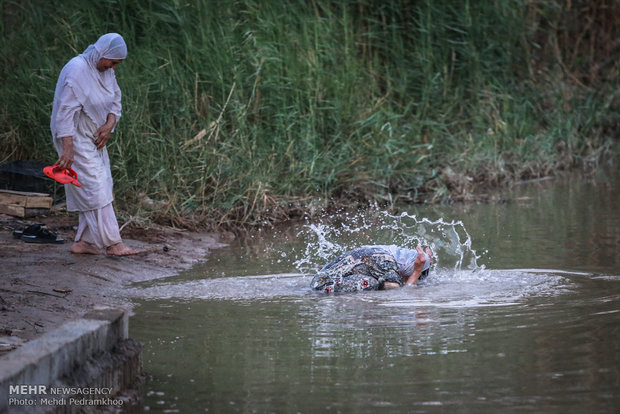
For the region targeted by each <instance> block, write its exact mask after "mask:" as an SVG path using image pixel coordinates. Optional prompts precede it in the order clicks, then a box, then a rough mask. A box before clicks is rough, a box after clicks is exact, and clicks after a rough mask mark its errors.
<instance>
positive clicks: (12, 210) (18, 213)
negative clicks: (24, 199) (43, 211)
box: [0, 204, 26, 217]
mask: <svg viewBox="0 0 620 414" xmlns="http://www.w3.org/2000/svg"><path fill="white" fill-rule="evenodd" d="M0 213H3V214H8V215H9V216H15V217H26V207H24V206H17V205H15V204H0Z"/></svg>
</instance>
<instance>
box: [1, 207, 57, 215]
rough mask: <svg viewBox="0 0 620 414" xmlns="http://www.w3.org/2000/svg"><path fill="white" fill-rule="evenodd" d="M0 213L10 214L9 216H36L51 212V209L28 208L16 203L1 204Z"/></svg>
mask: <svg viewBox="0 0 620 414" xmlns="http://www.w3.org/2000/svg"><path fill="white" fill-rule="evenodd" d="M0 213H2V214H8V215H9V216H15V217H22V218H26V217H36V216H40V215H42V214H49V209H47V208H26V207H24V206H18V205H15V204H8V205H3V204H0Z"/></svg>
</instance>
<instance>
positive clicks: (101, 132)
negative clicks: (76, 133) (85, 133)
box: [94, 114, 116, 149]
mask: <svg viewBox="0 0 620 414" xmlns="http://www.w3.org/2000/svg"><path fill="white" fill-rule="evenodd" d="M115 125H116V116H115V115H114V114H108V120H107V122H106V123H105V124H103V125H102V126H101V127H100V128H99V129H98V130H97V131H96V132H95V133H94V136H95V137H96V138H97V139H96V140H95V145H96V146H97V149H101V148H103V147H105V146H106V144H107V143H108V140H109V139H110V135H112V130H113V129H114V126H115Z"/></svg>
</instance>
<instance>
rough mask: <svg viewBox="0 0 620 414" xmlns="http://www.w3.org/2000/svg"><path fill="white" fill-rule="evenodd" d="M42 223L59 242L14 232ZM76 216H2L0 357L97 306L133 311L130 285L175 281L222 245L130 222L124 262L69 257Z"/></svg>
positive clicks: (216, 239)
mask: <svg viewBox="0 0 620 414" xmlns="http://www.w3.org/2000/svg"><path fill="white" fill-rule="evenodd" d="M33 223H44V224H45V225H46V227H47V228H48V229H50V230H52V231H55V232H57V233H58V236H59V237H62V238H64V239H65V240H66V241H65V243H64V244H31V243H25V242H23V241H21V240H18V239H15V238H13V235H12V232H13V230H15V229H18V230H21V229H23V228H24V227H25V226H26V225H29V224H33ZM74 226H77V217H74V216H71V215H67V214H58V215H50V216H47V217H36V218H31V219H27V220H22V219H16V218H14V217H11V216H7V215H2V214H0V353H5V352H9V351H11V350H12V349H15V348H16V347H18V346H19V345H20V344H22V343H24V342H26V341H29V340H31V339H33V338H36V337H38V336H40V335H41V334H43V333H45V332H48V331H50V330H52V329H54V328H56V327H58V326H60V325H61V324H62V323H64V322H67V321H69V320H73V319H76V318H79V317H81V316H83V315H84V314H86V313H88V312H90V311H91V310H92V309H93V307H95V306H98V305H113V306H116V307H121V308H124V309H127V310H131V307H132V304H131V302H130V301H129V299H128V298H127V297H126V296H125V295H124V289H125V288H126V287H127V286H128V285H129V284H131V283H133V282H139V281H145V280H151V279H157V278H162V277H168V276H173V275H175V274H178V273H179V272H180V271H182V270H185V269H188V268H189V267H191V266H192V265H193V264H195V263H197V262H199V261H202V260H205V259H206V257H207V254H208V252H209V251H210V250H212V249H216V248H219V247H222V246H225V240H222V236H221V235H217V234H214V233H200V232H188V231H183V230H178V229H173V228H167V227H159V226H149V227H148V228H144V227H139V226H135V225H133V226H132V225H129V226H126V227H125V228H123V231H122V236H123V239H124V241H125V242H126V244H127V245H128V246H130V247H132V248H134V249H136V250H138V251H140V252H141V253H140V254H139V255H136V256H129V257H113V256H105V255H99V256H93V255H74V254H71V253H70V251H69V249H70V247H71V244H72V243H73V237H74V235H75V231H74Z"/></svg>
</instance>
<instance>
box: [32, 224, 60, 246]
mask: <svg viewBox="0 0 620 414" xmlns="http://www.w3.org/2000/svg"><path fill="white" fill-rule="evenodd" d="M21 239H22V240H23V241H24V242H26V243H52V244H59V243H64V242H65V239H61V238H58V235H57V234H56V233H54V232H53V231H50V230H48V229H43V228H41V226H40V225H38V224H34V225H32V226H29V227H28V228H27V229H26V230H24V232H23V234H22V236H21Z"/></svg>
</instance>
